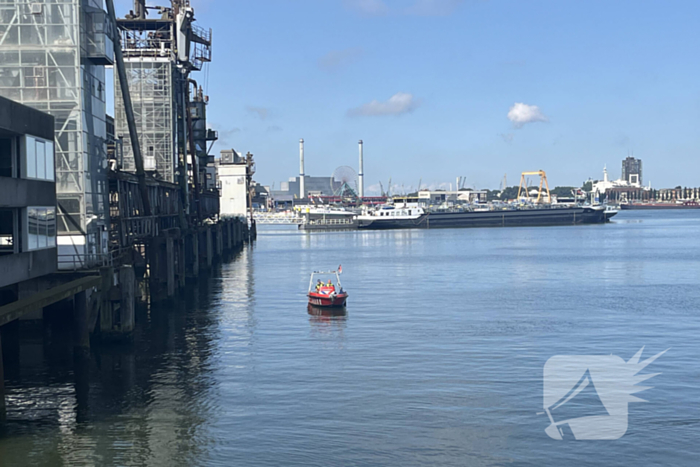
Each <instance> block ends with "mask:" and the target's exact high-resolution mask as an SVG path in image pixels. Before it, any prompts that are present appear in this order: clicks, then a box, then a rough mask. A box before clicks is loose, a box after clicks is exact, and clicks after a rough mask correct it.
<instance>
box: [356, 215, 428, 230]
mask: <svg viewBox="0 0 700 467" xmlns="http://www.w3.org/2000/svg"><path fill="white" fill-rule="evenodd" d="M427 220H428V214H423V215H422V216H420V217H418V218H416V219H392V218H390V217H385V218H382V217H378V218H376V219H363V218H359V224H358V226H359V228H360V229H371V230H389V229H419V228H424V227H426V223H427Z"/></svg>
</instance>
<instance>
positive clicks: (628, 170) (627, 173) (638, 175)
mask: <svg viewBox="0 0 700 467" xmlns="http://www.w3.org/2000/svg"><path fill="white" fill-rule="evenodd" d="M622 180H624V181H626V182H627V183H629V184H630V185H635V186H641V185H642V160H641V159H635V158H634V157H631V156H628V157H626V158H625V159H623V160H622Z"/></svg>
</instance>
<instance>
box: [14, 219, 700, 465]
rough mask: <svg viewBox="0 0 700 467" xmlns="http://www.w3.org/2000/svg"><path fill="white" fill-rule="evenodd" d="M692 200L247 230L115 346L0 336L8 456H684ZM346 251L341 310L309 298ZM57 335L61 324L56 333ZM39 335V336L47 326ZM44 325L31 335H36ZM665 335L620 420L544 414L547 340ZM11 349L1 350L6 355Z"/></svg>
mask: <svg viewBox="0 0 700 467" xmlns="http://www.w3.org/2000/svg"><path fill="white" fill-rule="evenodd" d="M698 231H700V211H673V212H662V211H629V212H621V213H620V214H619V215H618V216H617V217H615V218H614V221H613V222H612V223H610V224H607V225H584V226H575V227H572V226H566V227H547V228H542V227H539V228H538V227H535V228H492V229H440V230H398V231H346V232H299V231H297V230H295V229H291V228H286V227H267V228H263V227H261V228H259V230H258V240H257V242H256V243H255V244H254V245H253V246H250V247H247V248H246V249H245V250H243V251H241V252H239V253H238V254H237V255H236V257H235V258H234V259H232V260H231V261H228V262H225V263H223V264H221V265H220V266H218V267H217V268H216V269H215V270H214V271H213V272H212V274H211V275H210V277H209V278H208V279H206V280H202V281H200V282H199V284H197V285H196V286H192V287H191V288H190V290H189V291H188V293H187V295H186V296H184V297H182V299H180V300H178V301H177V302H176V303H174V304H172V305H170V306H167V307H153V308H150V309H144V310H140V311H139V313H138V315H137V320H138V321H139V325H138V326H137V334H136V335H135V337H134V341H133V343H131V344H129V345H115V346H93V349H92V354H91V356H90V359H89V361H87V362H83V363H81V364H78V365H76V364H75V361H74V359H73V356H72V351H71V348H70V345H69V344H67V343H66V342H68V343H69V342H70V339H61V338H60V337H61V333H63V332H69V331H67V330H63V329H60V328H56V326H53V327H52V326H49V325H48V324H47V325H46V326H45V330H44V331H43V332H44V333H45V334H46V333H48V334H50V335H49V336H48V337H47V338H46V339H34V340H33V339H31V336H30V337H26V338H23V339H22V341H21V343H20V345H19V352H18V353H17V352H15V353H16V355H15V354H12V352H9V353H8V352H6V360H7V362H6V364H5V375H6V391H7V405H8V413H7V421H6V422H5V423H4V424H3V425H1V426H0V464H1V465H8V466H9V465H11V466H19V465H52V466H53V465H57V466H61V465H65V466H69V465H70V466H81V465H96V466H97V465H99V466H103V465H149V466H180V465H182V466H197V465H202V466H205V465H207V466H208V465H214V466H231V465H241V466H277V465H285V466H335V465H337V466H341V465H356V466H365V465H367V466H389V465H392V466H394V465H396V466H398V465H401V466H419V465H444V466H463V465H471V466H495V465H516V466H541V465H552V466H555V465H557V466H558V465H591V466H593V465H608V466H616V465H619V466H626V465H676V466H678V465H687V466H691V465H697V462H698V461H697V459H698V456H700V447H699V446H698V443H697V441H696V440H697V438H698V437H699V436H700V369H699V367H698V364H697V362H698V357H699V356H700V341H699V340H698V336H699V335H700V317H698V308H699V305H700V287H699V286H698V285H699V284H700V250H699V249H698V248H697V247H696V245H695V239H696V238H697V232H698ZM339 264H342V266H343V275H342V276H341V278H342V281H343V286H344V288H345V289H346V290H347V291H348V292H349V294H350V297H349V300H348V307H347V313H346V314H345V315H341V316H324V315H319V314H313V313H312V314H310V313H309V311H308V310H307V303H306V296H305V293H306V289H307V287H308V281H309V273H310V272H311V271H313V270H314V269H335V268H336V267H337V266H338V265H339ZM54 336H55V337H54ZM44 337H46V336H44ZM44 341H45V342H44ZM642 347H644V353H643V358H644V357H649V356H653V355H655V354H657V353H659V352H661V351H664V350H666V349H669V350H668V351H667V352H666V353H665V354H664V355H662V356H661V357H659V358H658V359H657V360H656V361H655V362H653V363H652V364H651V365H650V366H649V367H647V368H646V369H645V370H644V372H645V373H649V374H652V373H661V374H659V375H658V376H655V377H654V378H652V379H651V380H649V381H648V382H646V383H643V385H645V386H651V387H653V388H652V389H649V390H646V391H644V392H642V393H639V394H637V396H639V397H641V398H642V399H645V400H647V402H631V403H630V404H629V415H628V428H627V432H626V434H625V435H624V436H623V437H622V438H620V439H617V440H614V441H572V440H570V439H568V440H562V441H557V440H554V439H551V438H550V437H549V436H547V434H546V433H545V428H547V426H549V420H548V418H547V415H543V414H542V412H543V368H544V365H545V363H546V362H547V360H548V359H549V358H550V357H552V356H555V355H611V354H612V355H617V356H620V357H622V358H623V359H624V360H629V359H630V358H631V357H632V356H633V355H634V354H635V353H636V352H637V351H638V350H639V349H641V348H642ZM20 361H21V362H22V365H21V366H20V365H15V364H13V362H20Z"/></svg>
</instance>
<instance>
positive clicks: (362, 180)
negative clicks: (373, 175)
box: [357, 140, 365, 198]
mask: <svg viewBox="0 0 700 467" xmlns="http://www.w3.org/2000/svg"><path fill="white" fill-rule="evenodd" d="M359 144H360V173H358V174H357V175H358V179H359V182H360V198H363V197H364V196H365V174H364V173H363V172H364V171H363V170H362V165H363V164H362V163H363V155H362V140H360V143H359Z"/></svg>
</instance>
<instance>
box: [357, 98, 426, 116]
mask: <svg viewBox="0 0 700 467" xmlns="http://www.w3.org/2000/svg"><path fill="white" fill-rule="evenodd" d="M419 104H420V102H419V101H418V99H416V98H414V97H413V94H408V93H405V92H397V93H396V94H394V95H393V96H391V97H390V98H389V100H388V101H384V102H379V101H376V100H375V101H372V102H369V103H367V104H362V105H361V106H359V107H356V108H354V109H350V110H348V115H349V116H351V117H373V116H382V115H401V114H405V113H409V112H413V110H415V109H416V107H418V105H419Z"/></svg>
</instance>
